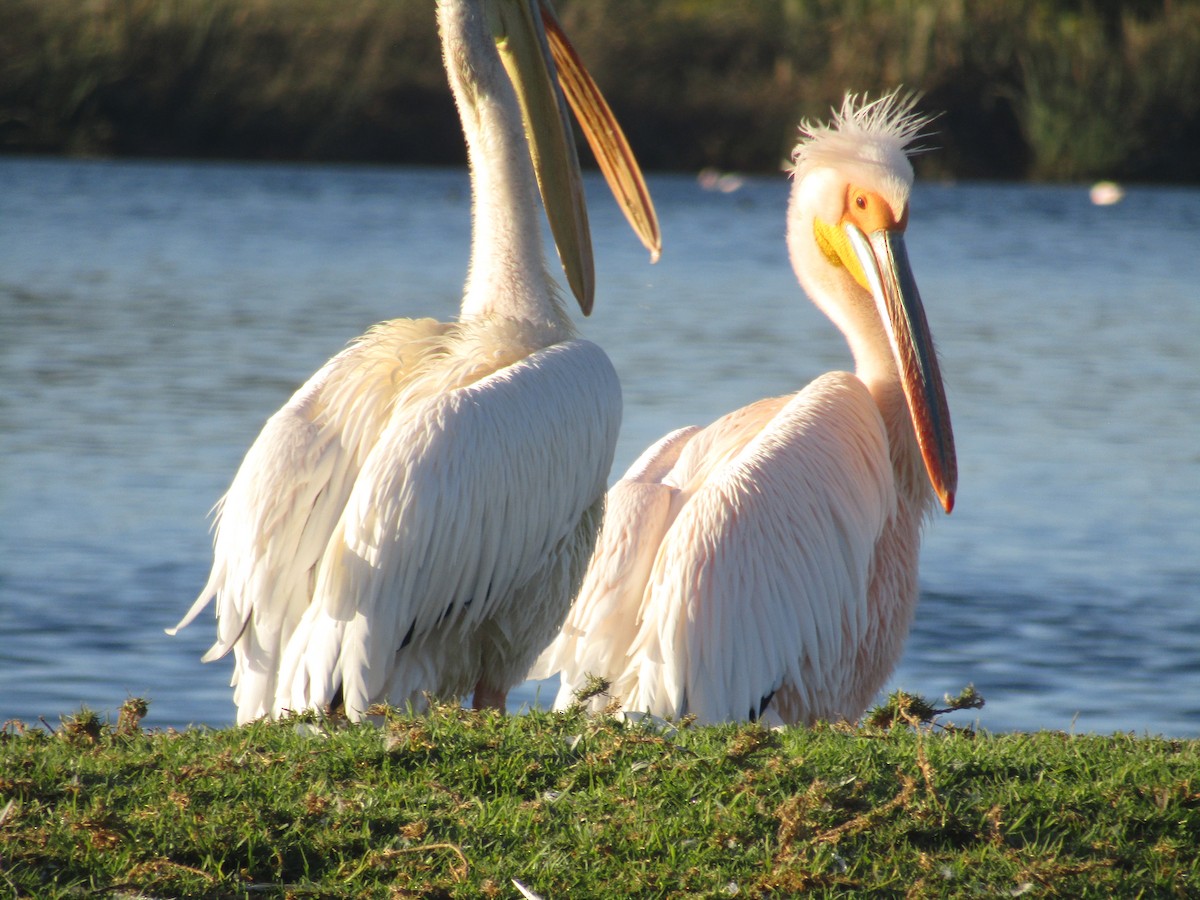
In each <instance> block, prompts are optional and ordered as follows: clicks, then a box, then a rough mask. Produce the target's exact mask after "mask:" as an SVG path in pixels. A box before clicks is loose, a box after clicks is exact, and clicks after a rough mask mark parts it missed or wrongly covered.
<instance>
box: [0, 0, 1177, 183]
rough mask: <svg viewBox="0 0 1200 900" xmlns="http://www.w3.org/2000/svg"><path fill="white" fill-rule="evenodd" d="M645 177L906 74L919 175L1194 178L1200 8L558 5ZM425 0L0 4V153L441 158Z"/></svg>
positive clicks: (723, 158) (771, 137) (962, 2)
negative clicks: (925, 113) (936, 115)
mask: <svg viewBox="0 0 1200 900" xmlns="http://www.w3.org/2000/svg"><path fill="white" fill-rule="evenodd" d="M558 7H559V10H560V13H561V17H562V19H563V20H564V23H565V24H566V26H567V27H568V29H569V31H570V33H571V34H572V35H573V36H574V38H575V41H576V43H577V45H578V46H579V49H580V51H581V52H582V54H583V56H584V58H585V59H586V60H588V62H589V65H590V66H591V68H592V69H593V71H594V73H595V75H596V76H597V79H598V80H599V81H600V83H601V85H602V86H603V87H604V89H605V91H606V92H607V93H608V95H609V97H610V99H611V100H612V102H613V105H614V107H615V108H616V110H617V112H618V114H619V115H620V117H621V118H622V121H623V122H624V123H625V124H626V126H627V131H628V132H629V134H630V137H631V139H632V142H633V144H634V146H635V148H636V149H637V150H638V153H639V155H640V156H641V158H642V159H643V161H644V163H645V165H646V166H647V167H648V168H651V169H684V170H687V169H697V168H700V167H703V166H719V167H723V168H734V169H743V170H751V171H754V170H774V169H776V168H777V167H778V165H779V162H780V160H781V159H782V158H783V157H784V156H786V154H787V152H788V150H789V148H790V144H791V142H792V137H793V134H794V126H795V123H796V122H797V121H798V119H799V118H800V117H801V116H810V117H824V116H825V115H826V114H827V112H828V109H829V107H830V105H831V104H833V103H835V102H837V101H838V100H839V98H840V97H841V95H842V93H843V92H844V91H845V90H846V89H848V88H853V89H856V90H871V91H876V90H879V89H882V88H885V87H889V86H893V85H895V84H899V83H903V84H905V85H907V86H910V87H912V88H915V89H919V90H921V91H923V92H924V93H925V94H926V98H927V99H926V106H928V107H929V108H930V109H937V110H944V111H945V115H944V116H943V118H942V119H941V120H940V121H939V124H938V129H939V136H938V139H937V143H938V145H939V146H940V147H941V152H939V153H936V154H929V155H927V156H926V157H925V158H924V159H923V160H922V161H921V165H922V166H923V167H924V170H925V171H924V174H926V175H957V176H996V177H1030V178H1042V179H1063V178H1066V179H1080V178H1094V177H1101V176H1103V177H1117V178H1129V179H1153V180H1166V181H1197V180H1200V154H1197V153H1196V152H1195V147H1196V146H1197V144H1200V66H1197V65H1196V64H1195V61H1196V59H1197V57H1198V56H1200V0H1137V2H1115V0H1084V2H1081V0H1012V2H1005V3H974V2H970V0H850V2H847V0H762V2H756V3H741V4H732V3H727V2H723V0H606V2H604V3H596V2H592V0H559V2H558ZM434 32H435V25H434V14H433V3H432V0H355V2H353V3H343V2H338V0H0V148H3V149H6V150H8V151H10V152H12V151H21V152H28V151H37V152H53V153H60V152H63V153H77V154H89V153H98V154H136V155H185V156H198V157H212V156H227V157H243V158H283V159H333V160H367V161H409V162H454V161H459V160H461V159H462V156H463V152H462V147H461V144H462V142H461V138H460V136H459V131H458V124H457V120H456V118H455V115H454V110H453V105H452V103H451V100H450V97H449V93H448V90H447V88H446V86H445V79H444V76H443V74H442V71H441V66H440V59H439V54H438V48H437V42H436V36H435V33H434Z"/></svg>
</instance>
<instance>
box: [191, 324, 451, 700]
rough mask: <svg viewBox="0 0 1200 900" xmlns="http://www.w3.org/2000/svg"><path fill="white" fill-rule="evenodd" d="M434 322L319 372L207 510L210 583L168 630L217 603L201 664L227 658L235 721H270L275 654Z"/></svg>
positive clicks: (364, 343) (436, 331)
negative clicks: (231, 664)
mask: <svg viewBox="0 0 1200 900" xmlns="http://www.w3.org/2000/svg"><path fill="white" fill-rule="evenodd" d="M445 329H446V326H445V325H442V324H440V323H438V322H436V321H435V320H433V319H419V320H412V319H397V320H393V321H391V322H386V323H383V324H382V325H380V326H377V327H376V328H375V329H373V330H372V331H371V332H368V333H367V334H366V335H364V336H363V337H362V338H360V339H359V340H357V341H355V342H354V343H353V344H351V345H350V346H349V347H347V348H346V349H345V350H344V351H342V352H341V353H339V354H338V355H337V356H335V357H334V358H333V359H331V360H330V361H329V362H328V363H326V364H325V365H324V366H322V367H321V369H320V370H319V371H317V373H316V374H315V375H313V376H312V377H311V378H310V379H309V380H308V381H307V382H306V383H305V384H304V385H303V386H302V387H301V388H300V389H299V390H298V391H296V393H295V394H294V395H293V396H292V398H291V399H290V400H289V401H288V402H287V404H285V405H284V406H283V408H282V409H280V410H279V411H278V412H277V413H275V414H274V415H273V416H272V417H271V418H270V419H268V420H267V423H266V425H265V426H264V427H263V430H262V432H261V433H260V434H259V436H258V438H257V439H256V440H255V441H254V444H253V445H252V446H251V448H250V450H249V452H248V453H247V454H246V457H245V459H244V460H243V461H242V465H241V467H240V468H239V469H238V472H237V475H236V476H235V477H234V480H233V483H232V484H231V485H230V488H229V490H228V491H227V492H226V494H225V496H224V497H223V498H222V499H221V501H220V503H219V504H218V507H217V515H216V524H215V530H216V536H215V539H214V547H213V556H214V561H213V568H212V572H211V574H210V576H209V579H208V583H207V584H206V585H205V587H204V590H203V591H201V593H200V596H199V597H198V598H197V600H196V602H195V603H194V604H193V605H192V608H191V609H190V610H189V611H188V613H187V615H186V616H184V618H183V619H182V620H181V621H180V623H179V624H178V625H176V626H175V628H173V629H170V632H171V633H174V632H175V631H177V630H178V629H179V628H182V627H184V626H185V625H187V624H188V623H190V622H191V621H192V620H193V619H194V618H195V617H196V616H197V615H198V614H199V613H200V611H201V610H203V609H204V607H205V606H207V605H208V603H209V602H211V601H212V600H213V599H215V600H216V613H217V639H216V641H215V643H214V644H213V645H212V647H211V649H210V650H209V651H208V653H207V654H205V657H204V659H205V661H211V660H213V659H217V658H220V657H222V656H224V655H225V654H227V653H228V652H229V651H230V650H231V649H233V650H235V657H236V662H235V668H234V674H233V685H234V687H235V692H234V702H235V703H236V704H237V706H238V721H239V722H247V721H250V720H252V719H255V718H259V717H260V716H263V715H266V714H267V713H269V712H270V709H271V702H272V699H273V696H274V692H275V673H276V671H277V667H278V663H279V658H280V655H281V652H282V648H283V646H284V645H285V644H286V643H287V641H288V640H289V638H290V636H291V633H292V631H293V630H294V629H295V627H296V625H297V623H298V622H299V620H300V617H301V616H302V615H303V613H304V610H305V609H306V608H307V607H308V604H309V602H310V601H311V599H312V594H313V586H314V583H315V580H316V570H317V566H318V564H319V562H320V560H321V557H322V555H323V554H324V553H325V548H326V546H327V545H328V543H329V539H330V536H331V535H332V533H333V531H334V528H335V526H336V525H337V522H338V517H339V516H340V515H341V512H342V509H343V507H344V506H345V504H346V500H347V498H348V497H349V496H350V491H351V489H352V487H353V484H354V481H355V479H356V478H357V476H358V472H359V469H360V468H361V467H362V465H363V462H364V461H365V459H366V457H367V453H368V452H369V450H370V448H371V447H372V446H374V444H375V442H376V441H377V440H378V437H379V434H380V433H381V432H382V430H383V428H384V427H385V426H386V424H387V422H388V420H389V418H390V411H391V405H392V402H393V399H394V397H395V393H396V391H395V386H396V382H397V381H398V380H402V377H403V372H404V371H405V370H412V369H413V368H418V367H419V363H418V360H419V359H420V357H421V356H422V355H423V354H424V353H425V352H426V351H427V349H428V348H432V347H434V346H436V345H437V343H438V342H439V341H440V337H441V335H442V333H443V332H444V331H445Z"/></svg>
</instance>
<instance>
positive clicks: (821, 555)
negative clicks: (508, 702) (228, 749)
mask: <svg viewBox="0 0 1200 900" xmlns="http://www.w3.org/2000/svg"><path fill="white" fill-rule="evenodd" d="M914 102H915V100H914V99H913V98H911V97H902V96H900V95H899V94H898V93H897V92H893V93H890V94H888V95H886V96H884V97H883V98H881V99H879V100H876V101H874V102H870V103H868V102H865V101H864V100H860V99H858V98H856V97H854V96H853V95H848V96H847V97H846V99H845V102H844V103H843V105H842V109H841V111H840V112H839V113H835V116H834V120H833V122H832V124H830V125H811V124H808V123H805V124H804V125H802V126H801V132H802V137H801V140H800V143H799V144H798V146H797V147H796V150H795V153H794V156H793V159H794V162H795V171H794V184H793V187H792V194H791V202H790V205H789V209H788V228H787V233H788V248H789V251H790V255H791V260H792V266H793V268H794V269H795V271H796V274H797V276H798V278H799V280H800V283H801V285H802V286H803V288H804V290H805V291H806V292H807V293H808V295H809V296H810V297H811V298H812V299H813V300H814V301H815V302H816V304H817V306H818V307H820V308H821V310H822V311H824V312H825V314H826V315H828V316H829V317H830V318H831V319H832V320H833V322H834V323H835V324H836V325H837V326H838V327H839V328H840V329H841V330H842V332H843V333H844V334H845V335H846V338H847V339H848V341H849V343H850V347H851V350H852V351H853V354H854V360H855V366H856V371H855V374H853V375H851V374H849V373H847V372H830V373H828V374H826V375H822V376H821V377H820V378H818V379H817V380H816V381H814V382H812V383H811V384H810V385H808V387H806V388H805V389H804V390H802V391H800V392H799V393H797V394H792V395H789V396H785V397H776V398H771V399H767V400H760V401H758V402H756V403H752V404H751V405H749V406H746V407H743V408H742V409H739V410H736V411H735V412H732V413H730V414H728V415H726V416H724V417H723V418H721V419H718V420H717V421H716V422H715V423H713V424H712V425H710V426H708V427H707V428H703V429H700V428H684V429H680V430H679V431H675V432H673V433H671V434H668V435H667V436H666V437H664V438H662V439H661V440H660V441H659V442H658V443H656V444H654V445H653V446H652V447H650V448H649V449H648V450H647V451H646V452H645V453H644V454H643V455H642V456H641V458H640V459H638V460H637V462H635V463H634V464H633V466H632V467H631V468H630V469H629V471H628V472H626V473H625V476H624V477H623V478H622V479H621V480H620V481H619V482H617V484H615V485H614V486H613V488H612V489H611V490H610V492H609V495H608V511H607V513H606V517H605V522H604V527H603V529H602V531H601V534H600V538H599V541H598V543H597V548H596V553H595V555H594V556H593V558H592V562H591V565H590V567H589V569H588V571H587V574H586V576H585V577H584V582H583V586H582V588H581V590H580V594H579V597H578V598H577V600H576V601H575V603H574V605H573V606H572V608H571V612H570V613H569V614H568V616H567V619H566V622H565V623H564V625H563V628H562V631H561V633H560V634H559V636H558V637H557V638H556V639H555V642H554V643H553V644H552V645H551V646H550V647H549V648H548V649H547V650H546V652H545V653H544V654H543V656H542V658H541V659H540V660H539V663H538V665H537V666H536V667H535V668H534V670H533V671H532V672H531V675H532V676H533V677H539V678H545V677H549V676H551V675H553V674H554V673H556V672H559V673H561V688H560V690H559V693H558V697H557V699H556V705H557V706H558V707H560V708H561V707H565V706H567V705H569V704H570V703H571V702H572V698H573V696H574V694H575V693H576V692H577V691H578V690H579V689H580V688H582V687H583V686H584V685H585V683H586V682H587V680H588V676H589V675H595V676H599V677H601V678H603V679H606V680H607V681H608V682H609V684H610V688H609V691H608V693H609V694H610V695H611V697H612V698H613V699H615V700H619V701H620V702H621V704H622V708H623V709H624V710H625V711H626V712H629V713H641V712H648V713H651V714H653V715H656V716H660V717H663V718H668V719H669V718H678V717H681V716H684V715H694V716H696V717H697V719H698V720H699V721H701V722H721V721H731V720H732V721H739V720H742V721H744V720H754V719H759V718H760V717H761V718H763V719H764V720H766V721H771V722H783V723H811V722H813V721H816V720H818V719H824V720H839V719H847V720H854V719H857V718H858V717H859V716H860V715H861V714H862V712H863V711H864V710H865V709H866V707H867V704H868V703H869V702H870V701H871V699H872V698H873V697H874V696H875V694H876V692H877V691H878V690H879V689H880V687H882V685H883V683H884V681H885V679H886V678H887V676H888V674H889V673H890V672H891V671H892V668H893V666H894V665H895V663H896V660H897V658H898V657H899V656H900V652H901V649H902V648H903V645H904V639H905V636H906V634H907V632H908V628H909V624H910V622H911V620H912V617H913V612H914V609H915V607H916V603H917V590H918V589H917V557H918V552H919V549H920V534H921V526H922V522H923V520H924V519H925V518H926V517H927V516H928V515H929V514H930V513H931V511H932V509H933V508H934V505H935V504H936V503H937V502H939V501H940V503H941V505H942V507H943V508H944V509H945V510H946V512H949V511H950V509H951V507H952V506H953V504H954V491H955V485H956V482H957V474H956V463H955V454H954V440H953V436H952V434H951V429H950V416H949V412H948V410H947V407H946V400H945V396H944V393H943V390H942V380H941V376H940V374H939V372H938V365H937V360H936V357H935V355H934V350H933V344H932V340H931V338H930V334H929V329H928V326H927V324H926V321H925V313H924V311H923V309H922V306H921V299H920V296H919V295H918V293H917V286H916V282H915V281H914V279H913V276H912V272H911V270H910V268H909V263H908V255H907V251H906V250H905V244H904V233H905V228H906V226H907V224H908V217H909V194H910V191H911V188H912V181H913V170H912V165H911V163H910V162H909V159H908V148H909V146H910V144H911V142H912V141H913V140H914V138H915V137H916V136H917V134H918V133H919V132H920V130H921V129H922V128H923V127H924V125H925V124H926V122H927V121H928V120H927V119H925V118H922V117H921V116H919V115H917V114H916V113H915V112H914V111H913V105H914ZM605 703H606V699H605V698H604V697H602V696H601V697H597V698H595V699H593V700H592V701H591V705H592V708H593V709H596V708H599V707H602V706H604V704H605Z"/></svg>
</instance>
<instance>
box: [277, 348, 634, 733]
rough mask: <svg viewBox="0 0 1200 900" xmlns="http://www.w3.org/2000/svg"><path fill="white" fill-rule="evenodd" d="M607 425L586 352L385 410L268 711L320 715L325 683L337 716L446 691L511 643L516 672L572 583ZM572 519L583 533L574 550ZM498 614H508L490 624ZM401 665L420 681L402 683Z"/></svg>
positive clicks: (612, 398)
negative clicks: (339, 703)
mask: <svg viewBox="0 0 1200 900" xmlns="http://www.w3.org/2000/svg"><path fill="white" fill-rule="evenodd" d="M620 414H621V413H620V387H619V383H618V381H617V376H616V373H615V371H614V370H613V368H612V365H611V363H610V362H609V361H608V358H607V356H605V354H604V352H603V351H602V350H600V348H599V347H597V346H596V345H594V344H591V343H590V342H587V341H569V342H565V343H562V344H557V345H554V346H552V347H549V348H547V349H545V350H542V351H539V352H537V353H534V354H532V355H530V356H529V357H527V358H526V359H523V360H521V361H520V362H518V363H515V364H513V365H511V366H508V367H507V368H505V369H502V370H501V371H499V372H497V373H495V374H493V375H490V376H488V377H486V378H484V379H481V380H480V381H478V382H476V383H474V384H470V385H468V386H466V387H463V388H459V389H457V390H453V391H450V392H445V393H439V394H437V395H435V396H433V397H431V398H430V399H428V400H427V401H425V402H422V403H418V404H415V405H411V406H409V405H406V406H404V407H401V408H398V409H397V410H396V415H395V417H394V419H393V420H392V422H391V423H390V424H389V425H388V427H387V429H386V430H385V432H384V433H383V434H382V435H381V437H380V439H379V441H378V444H377V445H376V447H375V448H374V449H373V450H372V452H371V454H370V456H369V457H368V459H367V461H366V463H365V465H364V466H363V470H362V472H361V473H360V475H359V478H358V481H357V483H356V485H355V487H354V490H353V492H352V494H351V496H350V498H349V500H348V502H347V504H346V508H345V513H344V514H343V515H342V517H341V519H340V520H339V522H338V523H337V527H336V529H335V531H334V534H333V536H332V539H331V540H330V542H329V546H328V549H327V550H326V552H325V555H324V558H323V559H322V561H321V564H320V569H319V571H320V575H319V578H318V580H317V584H316V589H315V594H314V597H313V602H312V604H311V606H310V607H309V608H308V609H307V610H306V611H305V614H304V616H303V619H302V621H301V623H300V625H299V626H298V628H297V630H296V633H295V634H294V635H293V638H292V640H291V641H290V642H289V644H288V647H287V650H286V652H285V654H284V659H283V662H282V665H281V676H280V686H279V695H278V697H277V703H276V706H277V707H278V709H277V711H279V710H282V709H289V708H290V709H302V708H308V707H313V706H321V705H323V704H325V703H327V702H329V701H330V699H331V698H332V697H333V694H334V692H335V691H336V690H337V688H338V686H339V685H340V686H341V688H342V690H343V698H344V700H345V703H346V708H347V710H348V711H349V712H350V713H351V714H352V715H357V714H360V713H361V712H362V711H363V710H364V709H365V708H366V707H367V705H368V704H369V703H372V702H377V701H379V700H383V699H389V700H392V701H393V702H403V701H404V700H405V699H412V698H413V695H414V694H415V693H417V692H419V691H421V690H426V689H433V690H436V691H444V692H447V693H461V692H463V691H466V690H469V689H470V688H471V687H472V686H473V684H474V681H473V679H475V678H478V677H479V671H480V654H481V653H485V652H487V651H486V648H485V647H484V646H483V644H482V643H481V642H487V641H492V642H493V643H499V644H503V645H505V647H506V648H507V649H508V650H513V649H514V648H521V652H524V653H525V657H524V658H523V659H517V660H516V661H515V662H513V663H512V665H514V666H519V668H520V672H518V675H519V674H520V673H523V672H524V670H525V668H527V667H528V666H529V663H530V662H531V660H532V657H533V656H534V655H536V653H537V651H538V650H540V649H541V647H542V646H543V645H544V641H545V640H548V639H549V636H550V634H552V633H553V629H554V628H555V627H556V626H557V624H558V623H559V622H560V621H561V620H562V617H563V615H565V613H566V611H567V608H568V606H569V603H570V597H571V594H572V593H573V588H574V584H571V583H570V582H571V580H572V578H574V580H575V581H576V582H577V580H578V574H579V573H581V572H582V565H581V564H580V563H579V562H577V561H574V560H573V559H570V558H565V557H564V554H565V555H566V556H571V555H572V554H574V555H578V553H580V552H587V551H590V548H591V544H592V541H593V540H594V527H595V521H594V520H593V519H592V518H590V517H589V515H588V513H589V510H590V509H591V507H593V506H594V505H595V504H597V503H598V502H599V501H600V500H601V499H602V497H603V493H604V485H605V480H606V478H607V473H608V470H609V467H610V466H611V464H612V454H613V448H614V446H615V442H616V434H617V429H618V428H619V423H620ZM581 523H582V527H583V529H584V530H585V531H590V532H591V535H590V536H586V537H585V538H582V539H581V538H580V537H579V536H578V535H577V534H576V532H577V530H579V529H580V528H581ZM580 544H582V545H583V546H580ZM572 573H573V574H572ZM542 582H545V583H544V584H543V583H542ZM531 593H532V594H534V595H538V594H540V595H541V596H533V597H531V596H530V594H531ZM531 603H534V604H536V605H537V609H528V608H520V609H514V607H528V606H529V605H531ZM502 615H507V616H512V615H516V616H517V618H516V619H513V620H511V621H509V622H507V623H504V624H503V625H501V623H499V618H500V617H501V616H502ZM485 625H486V626H487V627H486V628H482V633H478V634H477V632H480V631H481V626H485ZM497 627H502V628H503V629H507V630H509V631H513V632H521V631H524V632H533V631H538V632H540V633H541V634H543V635H544V640H543V642H542V643H538V644H536V645H535V646H533V647H531V648H529V649H528V650H525V649H524V645H526V644H528V643H529V641H528V639H527V637H528V635H527V634H521V633H505V634H500V635H494V634H492V633H491V632H490V631H489V630H488V629H494V628H497ZM451 637H453V639H451ZM410 670H411V671H413V672H420V673H421V677H422V678H424V679H426V680H425V682H424V683H416V681H417V680H418V679H417V678H416V677H415V676H414V677H413V679H412V680H411V681H410V680H409V679H407V678H405V677H403V673H404V672H407V671H410Z"/></svg>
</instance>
